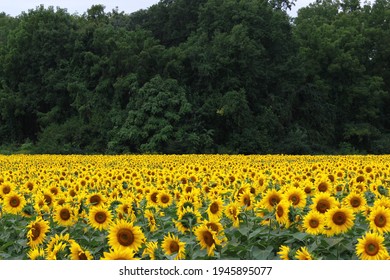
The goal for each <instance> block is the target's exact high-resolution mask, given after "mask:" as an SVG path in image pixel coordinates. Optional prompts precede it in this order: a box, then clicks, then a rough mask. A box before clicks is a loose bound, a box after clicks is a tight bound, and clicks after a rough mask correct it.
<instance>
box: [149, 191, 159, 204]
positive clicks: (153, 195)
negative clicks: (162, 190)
mask: <svg viewBox="0 0 390 280" xmlns="http://www.w3.org/2000/svg"><path fill="white" fill-rule="evenodd" d="M150 200H151V201H153V202H154V203H157V193H156V192H154V193H152V195H151V196H150Z"/></svg>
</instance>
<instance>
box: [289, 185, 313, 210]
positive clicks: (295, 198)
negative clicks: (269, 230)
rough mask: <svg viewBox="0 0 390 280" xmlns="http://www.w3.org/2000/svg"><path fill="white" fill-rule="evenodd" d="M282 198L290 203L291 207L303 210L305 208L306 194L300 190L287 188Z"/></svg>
mask: <svg viewBox="0 0 390 280" xmlns="http://www.w3.org/2000/svg"><path fill="white" fill-rule="evenodd" d="M283 196H284V198H286V199H287V200H288V201H290V202H291V205H292V206H293V207H296V208H304V207H305V206H306V196H307V195H306V193H305V191H304V190H303V189H302V188H299V187H298V188H297V187H292V188H288V189H287V190H286V192H285V193H284V194H283Z"/></svg>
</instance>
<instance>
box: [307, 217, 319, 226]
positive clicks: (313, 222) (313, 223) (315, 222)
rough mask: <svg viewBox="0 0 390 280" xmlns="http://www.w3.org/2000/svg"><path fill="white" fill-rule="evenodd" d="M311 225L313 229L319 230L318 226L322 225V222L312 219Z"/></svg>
mask: <svg viewBox="0 0 390 280" xmlns="http://www.w3.org/2000/svg"><path fill="white" fill-rule="evenodd" d="M309 225H310V227H311V228H318V226H319V225H320V222H319V221H318V220H317V219H311V220H310V221H309Z"/></svg>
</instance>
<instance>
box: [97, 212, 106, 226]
mask: <svg viewBox="0 0 390 280" xmlns="http://www.w3.org/2000/svg"><path fill="white" fill-rule="evenodd" d="M106 220H107V215H106V213H104V212H97V213H96V214H95V221H96V222H97V223H99V224H103V223H104V222H105V221H106Z"/></svg>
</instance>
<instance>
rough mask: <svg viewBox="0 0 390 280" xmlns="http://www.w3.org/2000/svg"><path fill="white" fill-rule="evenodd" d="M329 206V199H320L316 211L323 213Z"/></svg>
mask: <svg viewBox="0 0 390 280" xmlns="http://www.w3.org/2000/svg"><path fill="white" fill-rule="evenodd" d="M329 208H330V203H329V201H327V200H325V199H320V200H319V201H318V203H317V207H316V209H317V211H318V212H320V213H325V212H326V211H327V210H328V209H329Z"/></svg>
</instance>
